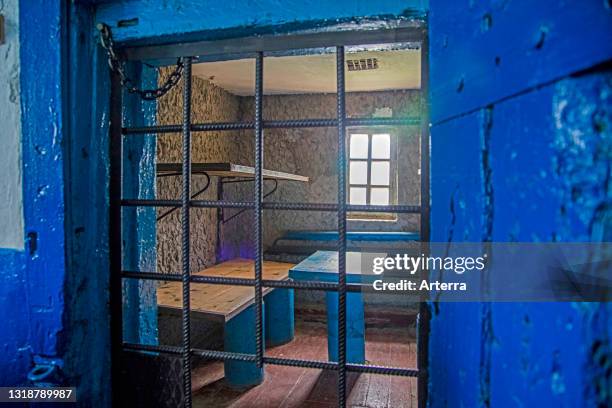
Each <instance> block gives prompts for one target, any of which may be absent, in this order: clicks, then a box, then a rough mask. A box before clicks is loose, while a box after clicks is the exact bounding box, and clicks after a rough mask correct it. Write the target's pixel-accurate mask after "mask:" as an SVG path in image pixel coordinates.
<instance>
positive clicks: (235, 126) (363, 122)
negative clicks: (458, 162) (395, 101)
mask: <svg viewBox="0 0 612 408" xmlns="http://www.w3.org/2000/svg"><path fill="white" fill-rule="evenodd" d="M345 125H346V126H420V125H421V119H420V117H417V118H413V117H407V118H346V119H345ZM261 126H262V127H263V128H264V129H283V128H287V129H297V128H307V127H336V126H338V120H337V119H301V120H270V121H261ZM255 127H256V124H255V122H225V123H196V124H193V125H191V131H192V132H212V131H223V130H228V131H229V130H248V129H255ZM182 129H183V127H182V125H162V126H142V127H128V128H123V129H122V132H123V134H124V135H148V134H154V133H158V134H162V133H180V132H181V131H182Z"/></svg>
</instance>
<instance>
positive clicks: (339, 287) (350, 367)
mask: <svg viewBox="0 0 612 408" xmlns="http://www.w3.org/2000/svg"><path fill="white" fill-rule="evenodd" d="M421 47H422V48H421V49H422V52H421V55H422V64H421V65H422V66H421V69H422V75H421V78H422V87H421V89H422V92H423V95H425V94H426V89H427V88H426V85H427V72H426V71H427V63H426V62H427V61H426V60H427V53H426V39H425V38H421ZM288 48H289V47H288ZM254 57H255V60H256V64H255V115H254V121H252V122H240V123H202V124H192V123H191V68H192V62H193V58H192V57H185V58H184V65H185V68H184V80H183V122H182V123H181V124H176V125H169V126H168V125H166V126H148V127H138V128H137V127H130V128H122V90H121V85H120V78H119V77H118V76H117V75H112V76H111V126H110V136H111V149H110V159H111V166H110V179H111V180H110V230H109V235H110V245H109V246H110V251H111V285H110V286H111V287H110V290H111V313H112V316H111V319H112V324H111V341H112V347H113V364H112V367H113V368H112V376H113V378H114V379H115V380H117V379H118V378H120V373H121V371H120V359H121V358H120V354H121V352H122V351H124V350H127V351H137V352H158V353H167V354H172V355H176V356H179V357H180V358H181V361H182V367H183V370H182V375H183V378H182V384H183V397H184V399H183V400H184V406H185V407H191V357H192V356H200V357H207V358H214V359H224V360H225V359H229V360H239V361H250V362H256V364H257V366H258V367H262V366H263V365H264V364H276V365H285V366H296V367H305V368H318V369H326V370H335V371H337V372H338V406H339V407H344V406H346V385H347V382H346V373H347V372H348V371H353V372H361V373H372V374H384V375H396V376H410V377H418V381H419V383H418V392H419V405H420V406H423V404H424V402H425V401H426V392H427V391H426V390H427V385H426V381H427V376H426V362H427V356H426V352H425V353H424V352H423V349H424V348H425V347H426V340H427V337H426V336H427V321H428V319H427V317H426V316H427V314H428V308H427V306H426V305H425V304H424V303H422V304H421V308H420V315H419V319H418V321H419V324H418V325H419V334H418V338H417V348H418V357H417V367H418V368H417V369H408V368H396V367H384V366H376V365H367V364H351V363H347V361H346V294H347V291H360V290H361V289H362V285H360V284H348V283H347V281H346V248H347V238H346V231H347V224H346V215H347V212H348V211H358V212H376V213H417V214H421V239H422V241H423V242H427V241H428V240H429V131H428V128H427V110H426V105H425V103H424V102H423V101H422V110H421V115H420V117H419V118H372V119H355V118H347V117H346V108H345V97H346V92H345V59H344V58H345V49H344V46H342V45H339V46H337V47H336V80H337V118H336V119H310V120H284V121H264V120H263V115H262V107H263V75H264V70H263V65H264V52H263V51H258V52H256V53H255V55H254ZM421 99H422V100H423V99H424V98H421ZM347 126H420V127H421V205H419V206H413V205H388V206H370V205H349V204H347V203H346V189H347V183H346V174H347V154H346V127H347ZM300 127H337V131H338V133H337V135H338V138H337V142H338V201H337V203H333V204H330V203H325V204H323V203H278V202H264V201H263V199H264V195H263V177H262V165H263V137H264V136H263V129H265V128H300ZM236 129H252V130H254V137H255V179H254V181H255V186H254V187H255V188H254V190H255V195H254V197H253V201H251V202H234V201H224V200H216V201H215V200H195V199H193V198H192V195H191V183H190V178H191V132H206V131H213V130H215V131H219V130H236ZM170 132H181V133H182V163H183V165H182V188H181V199H180V200H156V199H149V200H143V199H124V198H122V197H121V190H122V179H121V169H122V143H123V139H124V137H133V136H135V135H145V134H161V133H170ZM138 206H141V207H180V209H181V230H182V234H181V235H182V247H181V253H182V269H181V273H174V274H162V273H156V272H140V271H126V270H123V269H122V252H121V238H120V237H121V208H122V207H138ZM190 208H242V209H252V210H253V211H254V220H255V225H254V227H255V228H254V231H255V246H256V247H255V278H254V279H241V278H226V277H210V276H200V275H191V273H190V267H189V265H190V236H189V233H190V214H189V210H190ZM264 209H275V210H293V211H328V212H336V213H337V218H338V228H337V230H338V283H333V282H316V281H300V282H294V281H271V280H265V279H262V261H263V252H262V231H263V225H262V218H263V214H262V213H263V210H264ZM123 279H147V280H156V281H180V282H182V294H183V307H182V344H181V346H163V345H162V346H160V345H144V344H133V343H126V342H124V341H123V335H122V326H123V322H122V291H121V288H122V280H123ZM192 283H193V284H198V283H207V284H221V285H237V286H252V287H253V288H254V290H255V303H254V304H255V315H256V319H255V324H256V330H255V332H256V353H255V354H244V353H233V352H225V351H215V350H202V349H196V348H192V347H191V339H190V332H191V327H190V285H191V284H192ZM264 287H270V288H293V289H298V290H323V291H337V292H338V361H337V362H333V361H311V360H298V359H286V358H275V357H267V356H265V353H264V341H263V320H262V313H263V297H262V290H263V288H264Z"/></svg>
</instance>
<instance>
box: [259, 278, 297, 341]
mask: <svg viewBox="0 0 612 408" xmlns="http://www.w3.org/2000/svg"><path fill="white" fill-rule="evenodd" d="M265 320H266V345H268V346H278V345H280V344H285V343H288V342H290V341H291V340H293V335H294V332H295V321H294V316H293V289H274V290H273V291H272V292H270V293H268V294H267V295H266V319H265Z"/></svg>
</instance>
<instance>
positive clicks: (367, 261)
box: [289, 251, 386, 364]
mask: <svg viewBox="0 0 612 408" xmlns="http://www.w3.org/2000/svg"><path fill="white" fill-rule="evenodd" d="M385 255H386V254H384V253H365V252H347V253H346V282H347V283H371V282H372V281H373V280H374V276H373V275H372V274H362V271H366V270H367V269H365V268H370V267H371V259H372V258H373V257H378V256H385ZM362 265H363V268H364V269H362ZM289 278H290V279H293V280H296V281H300V280H301V281H320V282H335V283H337V282H338V252H336V251H317V252H315V253H314V254H312V255H311V256H309V257H308V258H306V259H305V260H303V261H302V262H300V263H299V264H297V265H296V266H294V267H293V268H291V269H290V270H289ZM326 303H327V354H328V357H329V360H330V361H338V293H337V292H335V291H327V292H326ZM346 360H347V362H349V363H356V364H363V363H364V362H365V323H364V314H363V298H362V295H361V292H347V296H346Z"/></svg>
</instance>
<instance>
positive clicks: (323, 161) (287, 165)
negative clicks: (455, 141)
mask: <svg viewBox="0 0 612 408" xmlns="http://www.w3.org/2000/svg"><path fill="white" fill-rule="evenodd" d="M418 98H419V93H418V91H395V92H371V93H352V94H348V95H347V103H346V109H347V115H348V116H349V117H372V116H373V115H374V113H375V112H376V110H377V109H380V108H386V107H389V108H391V109H392V111H393V116H394V117H401V116H418V114H419V99H418ZM241 111H242V114H243V117H242V120H252V112H253V111H254V107H253V98H250V97H249V98H243V104H242V109H241ZM263 115H264V120H283V119H307V118H334V117H335V116H336V96H335V95H333V94H319V95H281V96H265V97H264V111H263ZM391 132H392V133H395V134H396V136H397V140H398V175H399V179H400V183H399V186H398V204H418V203H419V201H420V183H419V180H420V177H419V174H418V169H419V154H420V150H419V128H418V127H398V128H394V129H392V130H391ZM251 133H252V132H251ZM249 136H250V134H249V133H247V134H246V135H245V137H243V138H241V139H240V143H241V148H240V152H241V160H242V162H244V163H249V164H252V163H253V160H254V155H253V137H249ZM264 142H265V146H264V166H265V168H267V169H271V170H279V171H285V172H289V173H297V174H300V175H304V176H308V177H310V181H309V182H308V183H300V182H287V181H281V182H279V185H278V190H277V191H276V193H274V195H273V196H270V197H269V198H268V199H267V200H269V201H284V202H310V203H315V202H323V203H334V202H336V201H337V184H338V183H337V155H338V148H337V146H338V143H337V131H336V129H335V128H311V129H308V128H304V129H293V130H288V129H269V130H265V136H264ZM266 186H267V188H266V191H269V189H271V187H272V186H271V184H266ZM251 195H252V189H248V190H247V189H243V191H242V194H238V193H237V194H236V195H235V197H236V199H239V197H242V198H248V197H250V196H251ZM243 218H244V222H242V224H243V225H251V224H252V221H251V220H247V218H251V217H249V216H248V215H246V214H245V215H244V216H243ZM336 228H337V221H336V216H335V214H334V213H329V212H304V211H270V210H267V211H264V247H269V246H271V245H272V244H273V242H274V240H275V239H276V238H278V237H279V236H281V235H282V233H283V232H284V231H287V230H298V229H336ZM348 228H349V230H372V231H376V230H385V231H399V230H401V231H418V228H419V220H418V216H416V215H411V214H403V215H400V216H399V217H398V220H397V221H396V222H380V221H349V224H348Z"/></svg>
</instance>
